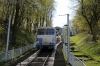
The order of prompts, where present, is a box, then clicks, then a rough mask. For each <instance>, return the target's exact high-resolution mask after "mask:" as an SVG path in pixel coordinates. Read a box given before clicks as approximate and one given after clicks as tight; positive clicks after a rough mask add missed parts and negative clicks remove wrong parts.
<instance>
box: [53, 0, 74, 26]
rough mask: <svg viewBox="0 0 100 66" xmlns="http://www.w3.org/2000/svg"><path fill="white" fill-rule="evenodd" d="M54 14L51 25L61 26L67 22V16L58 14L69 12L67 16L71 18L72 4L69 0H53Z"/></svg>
mask: <svg viewBox="0 0 100 66" xmlns="http://www.w3.org/2000/svg"><path fill="white" fill-rule="evenodd" d="M55 2H56V4H55V9H56V11H55V14H54V18H53V26H54V27H56V26H59V27H63V25H65V24H67V16H59V15H64V14H69V15H70V16H69V18H70V19H72V16H73V9H72V7H73V4H72V2H71V0H55Z"/></svg>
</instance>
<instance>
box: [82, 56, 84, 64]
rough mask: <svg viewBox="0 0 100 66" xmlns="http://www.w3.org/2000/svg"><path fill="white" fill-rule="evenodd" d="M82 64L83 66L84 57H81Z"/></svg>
mask: <svg viewBox="0 0 100 66" xmlns="http://www.w3.org/2000/svg"><path fill="white" fill-rule="evenodd" d="M82 64H83V66H84V56H83V57H82Z"/></svg>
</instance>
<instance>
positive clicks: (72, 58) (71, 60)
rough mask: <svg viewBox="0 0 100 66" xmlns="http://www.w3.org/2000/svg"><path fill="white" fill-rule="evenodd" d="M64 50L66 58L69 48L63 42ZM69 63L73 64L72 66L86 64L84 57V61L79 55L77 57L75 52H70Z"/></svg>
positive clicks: (83, 65)
mask: <svg viewBox="0 0 100 66" xmlns="http://www.w3.org/2000/svg"><path fill="white" fill-rule="evenodd" d="M63 51H64V54H65V56H66V58H67V57H68V52H67V49H66V46H65V44H63ZM69 63H70V64H71V65H72V66H86V65H85V64H84V59H83V61H81V60H79V59H78V58H77V57H75V56H74V55H73V54H71V53H70V54H69Z"/></svg>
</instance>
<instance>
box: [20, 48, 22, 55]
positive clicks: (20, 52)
mask: <svg viewBox="0 0 100 66" xmlns="http://www.w3.org/2000/svg"><path fill="white" fill-rule="evenodd" d="M21 54H22V46H21V47H20V55H21Z"/></svg>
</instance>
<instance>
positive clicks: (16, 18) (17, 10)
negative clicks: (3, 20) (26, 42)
mask: <svg viewBox="0 0 100 66" xmlns="http://www.w3.org/2000/svg"><path fill="white" fill-rule="evenodd" d="M19 9H20V6H19V3H18V2H17V3H16V14H15V19H14V25H13V30H12V45H16V37H17V31H18V27H17V25H18V15H19Z"/></svg>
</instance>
